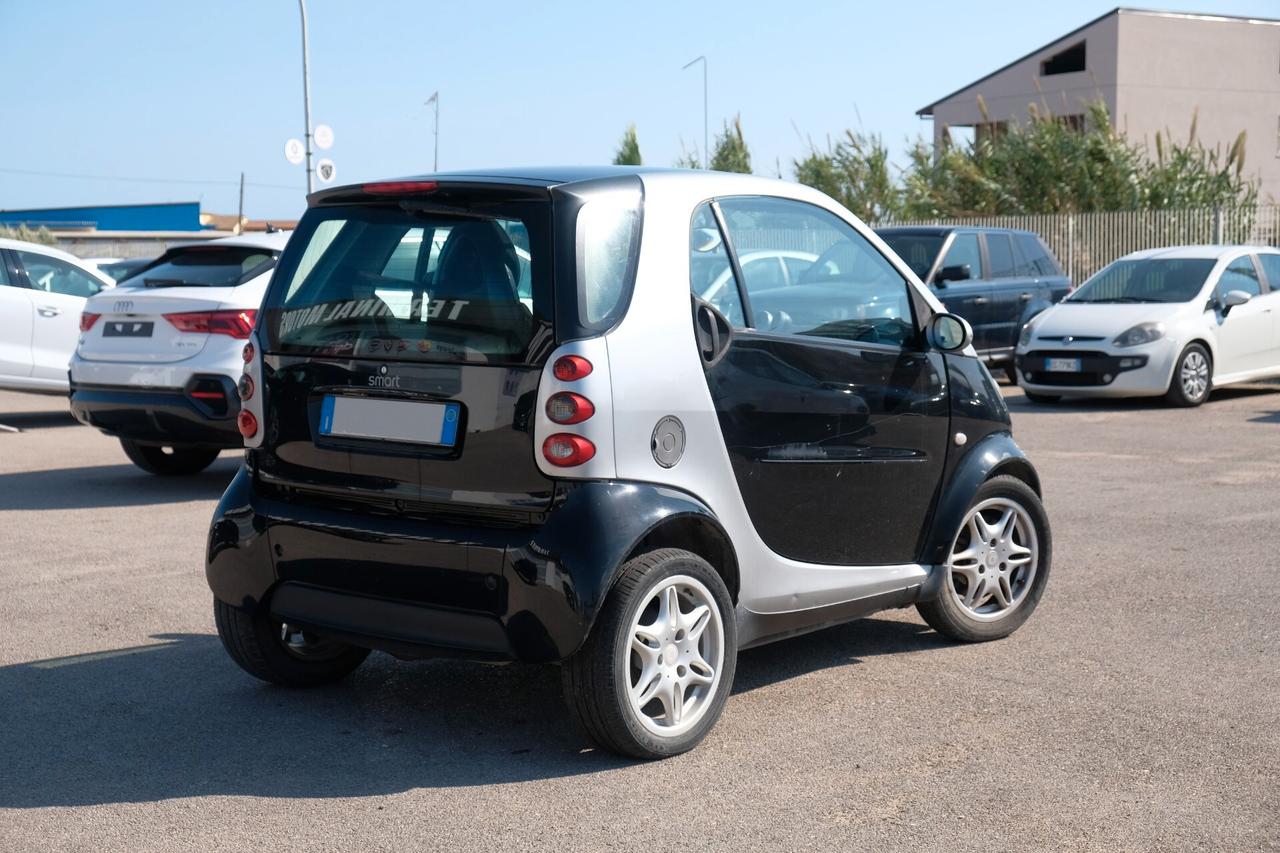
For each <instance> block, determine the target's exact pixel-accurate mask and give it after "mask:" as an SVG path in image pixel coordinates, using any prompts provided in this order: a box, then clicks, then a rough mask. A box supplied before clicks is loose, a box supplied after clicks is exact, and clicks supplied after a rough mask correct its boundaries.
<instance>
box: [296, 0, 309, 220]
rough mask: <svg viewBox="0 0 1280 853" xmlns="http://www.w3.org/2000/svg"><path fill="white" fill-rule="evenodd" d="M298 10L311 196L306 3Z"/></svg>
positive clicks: (303, 107)
mask: <svg viewBox="0 0 1280 853" xmlns="http://www.w3.org/2000/svg"><path fill="white" fill-rule="evenodd" d="M298 10H299V11H300V12H301V13H302V115H303V118H304V119H305V121H306V123H307V135H306V137H305V139H306V148H307V195H310V194H311V189H312V176H311V175H312V173H311V77H310V74H309V72H308V71H307V3H306V0H298Z"/></svg>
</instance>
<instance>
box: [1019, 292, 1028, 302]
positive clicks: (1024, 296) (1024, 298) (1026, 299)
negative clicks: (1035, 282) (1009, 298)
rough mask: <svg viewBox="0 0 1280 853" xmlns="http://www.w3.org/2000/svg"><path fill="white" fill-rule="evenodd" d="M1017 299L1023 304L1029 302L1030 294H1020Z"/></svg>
mask: <svg viewBox="0 0 1280 853" xmlns="http://www.w3.org/2000/svg"><path fill="white" fill-rule="evenodd" d="M1018 298H1019V299H1021V300H1022V301H1023V302H1030V301H1031V294H1030V293H1024V294H1022V295H1021V296H1019V297H1018Z"/></svg>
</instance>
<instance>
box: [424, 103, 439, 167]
mask: <svg viewBox="0 0 1280 853" xmlns="http://www.w3.org/2000/svg"><path fill="white" fill-rule="evenodd" d="M432 104H434V105H435V108H436V117H435V125H434V127H433V132H432V135H433V136H434V137H435V151H434V152H433V153H432V155H431V171H433V172H438V171H440V90H439V89H436V90H435V91H434V92H432V93H431V97H430V98H427V102H426V103H425V104H423V106H424V107H429V106H431V105H432Z"/></svg>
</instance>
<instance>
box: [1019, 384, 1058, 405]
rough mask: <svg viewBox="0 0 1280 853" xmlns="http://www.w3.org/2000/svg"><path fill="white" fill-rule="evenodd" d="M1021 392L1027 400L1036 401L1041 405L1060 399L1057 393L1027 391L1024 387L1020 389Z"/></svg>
mask: <svg viewBox="0 0 1280 853" xmlns="http://www.w3.org/2000/svg"><path fill="white" fill-rule="evenodd" d="M1022 393H1023V394H1024V395H1026V398H1027V401H1028V402H1031V403H1038V404H1040V405H1042V406H1043V405H1048V404H1050V403H1056V402H1058V401H1059V400H1061V399H1062V397H1061V396H1060V395H1058V394H1037V393H1036V392H1035V391H1028V390H1027V389H1025V388H1023V389H1022Z"/></svg>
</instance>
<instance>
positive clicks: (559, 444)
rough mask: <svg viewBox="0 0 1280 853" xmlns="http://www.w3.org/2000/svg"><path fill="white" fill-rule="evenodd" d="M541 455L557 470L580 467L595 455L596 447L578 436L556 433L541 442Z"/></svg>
mask: <svg viewBox="0 0 1280 853" xmlns="http://www.w3.org/2000/svg"><path fill="white" fill-rule="evenodd" d="M542 455H543V456H544V457H546V460H547V461H548V462H550V463H551V464H552V465H555V466H556V467H558V468H568V467H570V466H572V465H581V464H582V463H583V462H586V461H587V460H589V459H590V458H591V457H592V456H595V455H596V446H595V445H594V444H592V443H591V442H590V441H587V439H585V438H583V437H582V436H580V435H572V434H570V433H567V432H558V433H556V434H555V435H552V436H549V437H548V438H547V440H546V441H544V442H542Z"/></svg>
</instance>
